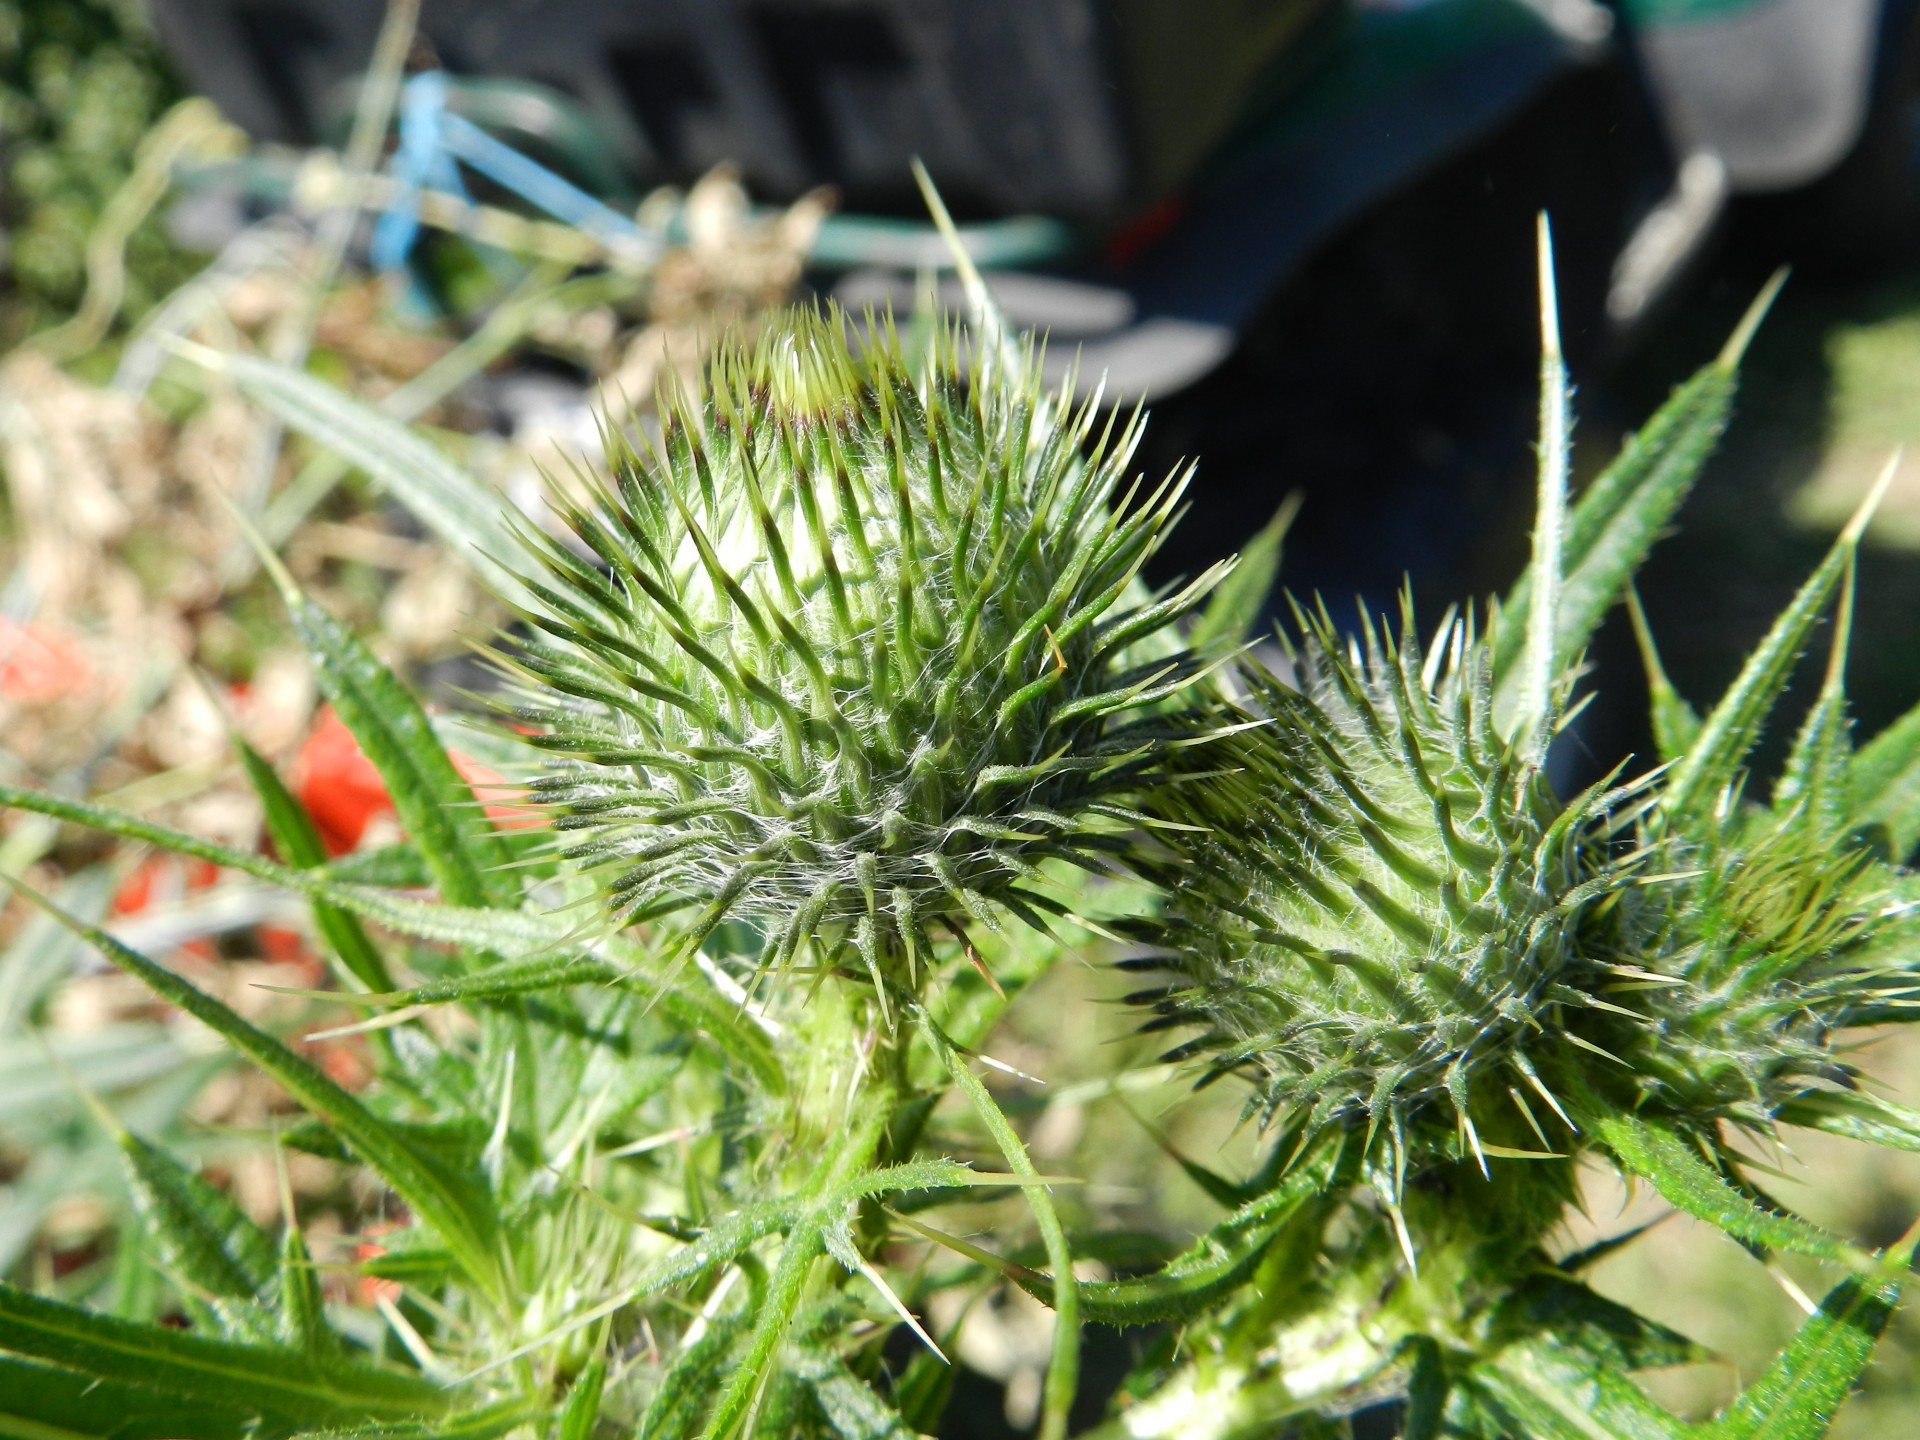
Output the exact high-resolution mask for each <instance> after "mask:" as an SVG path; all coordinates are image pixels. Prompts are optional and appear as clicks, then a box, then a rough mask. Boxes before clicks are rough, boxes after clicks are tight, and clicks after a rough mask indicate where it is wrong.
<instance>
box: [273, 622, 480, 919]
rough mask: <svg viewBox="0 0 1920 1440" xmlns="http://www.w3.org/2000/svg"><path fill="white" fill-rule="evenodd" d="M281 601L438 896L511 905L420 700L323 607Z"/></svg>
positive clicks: (475, 806) (466, 792) (468, 799)
mask: <svg viewBox="0 0 1920 1440" xmlns="http://www.w3.org/2000/svg"><path fill="white" fill-rule="evenodd" d="M283 598H284V599H285V601H286V605H287V609H288V611H289V613H290V614H291V615H292V617H293V625H294V629H295V630H296V631H298V632H299V635H300V639H301V641H302V642H303V643H304V644H305V645H306V647H307V653H308V655H309V656H311V657H312V660H313V670H314V676H315V678H316V679H317V680H318V681H319V682H320V689H321V691H322V693H324V694H325V695H326V697H327V699H328V700H330V701H331V702H332V703H333V708H334V710H335V711H336V712H337V713H338V714H339V716H340V719H341V721H342V722H343V723H344V724H345V725H346V727H347V729H348V730H350V731H351V732H352V733H353V738H354V739H355V740H356V741H358V742H359V744H360V748H361V749H362V750H363V751H364V752H366V756H367V759H368V760H370V761H371V762H372V763H373V767H374V769H375V770H377V771H379V772H380V778H381V780H382V781H383V782H384V783H385V785H386V788H387V794H388V795H389V796H390V797H391V798H392V800H393V808H394V812H395V814H397V815H398V816H399V818H400V824H401V826H402V827H403V828H404V829H405V830H406V831H407V833H408V834H409V835H411V836H413V837H414V839H415V841H416V842H417V843H418V845H419V847H420V854H421V856H422V858H423V859H425V861H426V863H427V868H428V869H429V870H430V871H431V872H432V873H433V878H434V880H435V882H436V883H437V884H438V886H439V889H440V894H441V896H442V897H443V898H444V899H445V900H446V901H447V902H448V903H449V904H452V905H466V906H476V907H496V908H497V907H502V906H508V905H511V904H512V903H513V902H514V900H515V899H516V897H515V895H514V893H513V886H512V884H511V883H510V879H509V877H508V876H507V875H506V874H505V873H504V872H502V870H501V869H500V867H501V866H502V865H504V863H505V862H506V859H507V856H506V852H505V850H504V849H503V848H502V847H501V844H500V837H499V835H498V833H497V832H496V831H495V830H494V828H493V825H492V822H491V821H489V820H488V819H487V816H486V812H485V811H484V810H482V809H481V807H480V805H479V803H478V802H477V801H475V799H474V798H473V791H472V789H471V788H470V787H469V786H468V784H467V782H466V781H465V780H464V779H462V778H461V776H460V772H459V771H458V770H456V769H454V768H453V762H452V761H451V760H449V759H448V758H447V752H446V750H445V748H444V747H442V745H441V744H440V739H439V737H438V736H437V735H435V734H434V731H433V724H432V722H431V721H429V720H428V719H427V713H426V711H424V710H422V709H421V708H420V702H419V701H417V700H415V699H414V698H413V696H412V695H411V694H410V693H409V692H408V691H407V689H406V687H405V686H403V685H402V684H401V683H400V682H399V680H397V679H396V678H395V677H394V674H393V672H392V671H391V670H389V669H388V668H387V667H386V666H385V665H383V664H381V663H380V661H379V660H378V659H376V658H375V657H374V655H373V653H372V652H371V651H370V650H368V649H367V647H366V646H365V645H363V644H362V643H361V642H360V641H359V640H358V639H356V638H355V637H354V635H353V634H352V633H351V632H350V631H348V630H347V629H346V627H345V626H343V625H341V624H340V622H339V621H337V620H335V619H334V618H333V617H332V616H331V615H329V614H327V612H326V611H324V610H322V609H321V608H320V607H319V606H318V605H315V604H314V603H313V602H312V601H311V600H308V599H307V598H306V597H305V596H303V595H301V594H300V593H299V592H298V591H297V590H291V589H289V590H287V591H286V592H285V594H284V597H283Z"/></svg>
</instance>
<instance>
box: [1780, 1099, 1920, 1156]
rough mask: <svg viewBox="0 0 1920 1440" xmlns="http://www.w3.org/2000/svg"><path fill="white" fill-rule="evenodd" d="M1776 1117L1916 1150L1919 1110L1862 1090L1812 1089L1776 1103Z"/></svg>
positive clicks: (1893, 1147) (1888, 1146) (1919, 1140)
mask: <svg viewBox="0 0 1920 1440" xmlns="http://www.w3.org/2000/svg"><path fill="white" fill-rule="evenodd" d="M1779 1118H1780V1119H1781V1121H1782V1122H1783V1123H1785V1124H1788V1125H1803V1126H1805V1127H1806V1128H1807V1129H1809V1130H1820V1131H1824V1132H1825V1133H1826V1134H1828V1135H1839V1136H1842V1137H1843V1138H1845V1139H1848V1140H1861V1141H1864V1142H1866V1143H1867V1144H1869V1145H1880V1146H1884V1147H1885V1148H1886V1149H1889V1150H1911V1151H1914V1152H1915V1153H1920V1110H1914V1109H1912V1108H1910V1107H1908V1106H1905V1105H1901V1104H1898V1103H1896V1102H1895V1101H1892V1100H1884V1099H1882V1098H1881V1097H1879V1096H1878V1095H1871V1094H1869V1093H1867V1092H1866V1091H1865V1090H1816V1091H1812V1092H1810V1093H1808V1094H1806V1095H1802V1096H1800V1097H1799V1098H1797V1099H1795V1100H1791V1101H1789V1102H1788V1103H1787V1104H1785V1105H1783V1106H1781V1107H1780V1111H1779Z"/></svg>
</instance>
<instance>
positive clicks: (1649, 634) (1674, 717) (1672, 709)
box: [1627, 582, 1700, 762]
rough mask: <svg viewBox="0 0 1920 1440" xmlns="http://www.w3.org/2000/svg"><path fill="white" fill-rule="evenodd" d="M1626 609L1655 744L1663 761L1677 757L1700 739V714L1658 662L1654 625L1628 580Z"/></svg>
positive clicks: (1637, 593)
mask: <svg viewBox="0 0 1920 1440" xmlns="http://www.w3.org/2000/svg"><path fill="white" fill-rule="evenodd" d="M1627 613H1628V615H1630V616H1631V617H1632V619H1633V638H1634V639H1635V641H1637V642H1638V644H1639V646H1640V663H1641V665H1642V667H1643V668H1644V669H1645V671H1646V676H1647V704H1648V709H1649V712H1650V713H1649V718H1650V720H1651V721H1652V726H1653V744H1654V748H1655V750H1656V751H1657V752H1658V753H1659V756H1660V759H1661V760H1662V761H1663V762H1665V761H1673V760H1678V759H1679V758H1680V757H1681V756H1682V755H1684V754H1686V753H1687V751H1689V750H1691V749H1692V748H1693V746H1694V744H1695V743H1696V742H1697V741H1698V740H1699V738H1700V716H1699V714H1698V712H1696V711H1695V710H1694V708H1693V706H1691V705H1689V704H1688V703H1687V701H1686V697H1685V696H1683V695H1681V694H1680V692H1679V691H1677V690H1675V689H1674V688H1673V682H1672V681H1671V680H1669V679H1668V678H1667V669H1666V666H1664V665H1662V664H1661V663H1660V651H1659V650H1658V648H1656V646H1655V645H1654V640H1653V628H1652V627H1651V626H1650V625H1648V624H1647V612H1646V611H1645V610H1644V609H1643V608H1642V607H1641V604H1640V594H1639V592H1638V591H1637V590H1635V589H1634V588H1633V585H1632V583H1631V582H1629V583H1628V585H1627Z"/></svg>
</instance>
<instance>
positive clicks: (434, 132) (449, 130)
mask: <svg viewBox="0 0 1920 1440" xmlns="http://www.w3.org/2000/svg"><path fill="white" fill-rule="evenodd" d="M447 88H448V87H447V76H446V72H445V71H442V70H428V71H423V72H422V73H421V74H418V75H416V76H414V77H413V78H412V79H411V80H409V81H407V83H406V87H405V90H404V91H403V92H402V100H401V109H400V143H399V145H398V147H397V148H396V149H395V150H394V153H393V161H392V165H391V167H390V173H391V174H392V176H393V178H394V180H395V181H396V182H398V193H397V194H396V195H395V196H394V199H393V203H392V204H391V205H389V206H388V207H387V209H386V210H385V212H384V213H382V215H381V216H380V219H379V221H378V222H377V223H376V224H375V226H374V231H373V244H372V247H371V254H370V256H369V258H370V259H371V260H372V262H373V265H374V268H375V269H378V270H387V271H392V270H398V269H400V268H401V267H403V266H404V265H405V264H406V263H407V256H408V255H410V254H411V253H412V251H413V247H414V244H415V242H416V241H417V240H418V239H419V236H420V197H421V195H422V193H423V192H425V191H426V190H430V189H431V190H439V191H443V192H445V193H447V194H450V195H454V196H457V197H459V198H460V199H462V200H465V199H467V198H468V195H467V187H466V185H465V183H464V182H463V181H462V180H461V178H460V165H459V163H458V162H463V161H464V162H465V163H466V164H468V165H470V166H472V167H473V168H474V170H476V171H478V172H479V173H480V174H482V175H485V176H486V177H487V178H488V179H489V180H492V181H493V182H494V183H495V184H497V185H501V186H503V187H505V188H506V189H508V190H510V191H512V192H513V193H514V194H516V195H518V196H519V197H520V198H521V199H523V200H525V201H526V202H527V203H528V204H529V205H532V206H533V207H534V208H535V209H537V210H544V211H545V212H546V213H547V214H549V215H551V216H552V217H553V218H554V219H556V220H558V221H560V222H561V223H562V224H565V225H570V226H572V227H573V228H574V229H576V230H579V231H581V232H582V233H583V234H586V235H589V236H591V237H592V238H593V239H594V240H596V241H598V242H599V243H600V244H601V245H603V246H605V247H606V249H607V250H608V251H609V252H611V253H613V254H617V255H620V256H621V257H622V258H624V259H626V260H628V261H630V262H633V263H638V264H651V263H652V262H653V261H655V260H658V259H659V258H660V254H661V251H662V250H664V249H665V248H666V246H665V241H664V239H663V238H662V237H661V236H659V235H654V234H650V233H648V232H647V231H645V230H642V229H641V228H640V227H639V226H638V225H636V224H635V223H634V222H633V221H632V220H630V219H628V218H627V217H626V216H625V215H622V214H621V213H620V212H619V211H617V210H614V209H612V208H610V207H609V206H606V205H603V204H601V203H600V202H599V201H598V200H596V199H594V198H593V196H591V195H589V194H587V192H586V191H584V190H582V189H580V187H579V186H577V185H574V184H572V183H570V182H569V181H566V180H563V179H561V178H560V176H558V175H556V174H554V173H553V172H552V171H551V170H549V169H547V168H546V167H545V166H544V165H541V164H539V163H538V162H537V161H534V160H530V159H528V158H527V157H526V156H525V155H522V154H521V153H520V152H519V151H518V150H515V149H514V148H513V147H512V146H510V145H506V144H503V143H502V142H500V141H499V140H496V139H495V138H494V137H493V136H491V135H489V134H488V133H487V132H486V131H485V130H482V129H481V128H480V127H479V126H478V125H475V124H474V123H473V122H472V121H471V120H468V119H466V118H465V117H464V116H461V115H455V114H453V113H452V112H451V111H449V110H448V109H447Z"/></svg>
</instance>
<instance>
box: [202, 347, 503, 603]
mask: <svg viewBox="0 0 1920 1440" xmlns="http://www.w3.org/2000/svg"><path fill="white" fill-rule="evenodd" d="M184 353H186V354H187V355H189V356H190V357H191V358H193V359H195V360H198V361H199V362H200V363H201V364H203V365H205V366H207V367H208V368H209V369H211V370H215V371H218V372H219V373H221V374H224V375H226V376H228V377H229V378H230V379H231V380H232V381H233V382H234V384H235V385H236V386H238V387H239V389H240V391H241V393H242V394H244V395H246V396H247V397H248V398H249V399H250V400H252V401H254V403H256V404H258V405H260V406H262V407H264V408H265V409H267V410H269V411H271V412H272V413H273V414H274V415H275V416H277V417H278V418H279V419H281V420H283V421H285V422H286V423H287V424H289V425H291V426H292V427H293V428H294V429H296V430H298V431H299V432H300V433H301V434H303V435H305V436H306V437H307V438H308V439H309V440H312V441H313V442H314V443H315V444H317V445H321V446H323V447H325V448H326V449H329V450H332V451H333V452H334V453H335V454H337V455H339V456H340V457H341V459H343V460H346V461H348V462H349V463H351V464H353V465H355V466H357V467H358V468H359V469H361V470H364V471H366V473H367V474H369V475H371V476H372V477H373V478H374V480H375V481H376V482H378V483H379V484H380V485H382V486H383V487H385V488H386V490H387V491H388V492H389V493H390V494H391V495H392V496H393V497H394V498H395V499H397V500H398V501H399V502H400V503H401V504H402V505H404V506H406V507H407V509H408V510H410V511H411V512H412V513H413V515H414V516H415V517H416V518H417V519H418V520H419V521H420V523H421V524H423V525H425V526H426V527H427V529H429V530H431V531H432V532H433V533H434V534H435V535H437V536H439V537H440V539H441V540H442V541H443V542H445V544H446V546H447V548H448V549H449V550H451V551H452V552H453V553H454V554H456V555H458V556H460V557H461V558H462V559H464V560H465V561H466V562H467V563H468V564H469V565H471V566H472V567H473V568H474V571H475V573H476V574H478V575H479V576H480V578H481V579H482V580H484V581H485V582H486V584H487V586H488V588H489V589H491V590H493V591H494V593H495V594H498V595H501V596H504V597H507V598H510V599H511V598H512V597H515V596H519V595H521V594H523V593H524V592H523V591H522V590H521V588H520V582H519V580H518V578H517V577H516V576H515V575H514V574H513V573H512V571H511V570H509V569H507V568H506V565H507V563H509V562H511V561H512V560H513V558H514V557H516V556H518V555H519V554H520V552H521V546H520V542H519V539H518V538H517V535H516V532H515V526H516V525H517V523H518V517H517V516H516V515H515V512H514V510H513V508H512V507H511V506H510V505H509V504H508V503H507V501H506V499H505V498H504V497H503V496H501V494H500V493H499V492H498V491H497V490H495V489H494V488H493V487H492V486H490V485H488V484H486V483H485V482H483V481H481V480H479V479H478V478H476V477H475V476H473V475H470V474H468V473H467V472H466V471H464V470H462V469H461V468H460V467H459V466H458V465H455V464H454V463H453V462H452V461H451V460H449V459H448V458H447V457H446V455H445V454H443V453H442V452H441V451H440V450H439V449H438V448H437V447H436V446H434V445H433V444H432V442H430V441H428V440H427V439H426V438H425V437H424V436H423V435H422V434H421V433H420V431H419V430H417V429H416V428H414V427H413V426H410V425H406V424H404V423H402V422H401V421H399V420H396V419H394V418H393V417H392V416H390V415H385V414H382V413H381V412H380V411H379V410H378V409H377V408H375V407H373V406H371V405H368V404H366V403H364V402H363V401H360V400H358V399H356V398H354V397H353V396H351V395H348V394H347V393H346V392H344V391H342V390H338V389H335V388H334V387H333V386H331V385H328V384H326V383H325V382H324V381H321V380H317V379H315V378H314V377H313V376H311V375H307V374H304V373H303V372H301V371H298V370H294V369H292V368H290V367H289V366H286V365H281V364H277V363H275V362H274V361H271V360H262V359H258V358H256V357H254V356H251V355H235V354H226V353H222V352H216V351H212V350H206V349H203V348H201V347H199V346H193V347H190V348H185V349H184Z"/></svg>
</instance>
